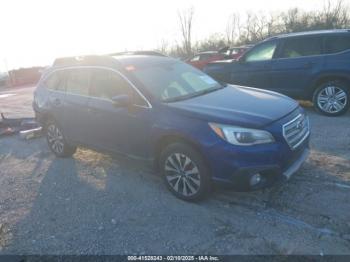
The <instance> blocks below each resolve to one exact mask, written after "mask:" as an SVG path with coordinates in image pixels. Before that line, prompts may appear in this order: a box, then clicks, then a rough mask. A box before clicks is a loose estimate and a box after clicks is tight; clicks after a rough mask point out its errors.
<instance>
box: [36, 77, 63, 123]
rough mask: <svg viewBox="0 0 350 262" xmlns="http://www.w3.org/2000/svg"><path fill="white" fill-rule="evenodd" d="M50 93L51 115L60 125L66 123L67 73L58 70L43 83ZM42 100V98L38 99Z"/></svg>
mask: <svg viewBox="0 0 350 262" xmlns="http://www.w3.org/2000/svg"><path fill="white" fill-rule="evenodd" d="M43 85H44V87H45V88H46V90H47V91H48V103H49V108H50V114H52V115H53V118H54V119H55V121H57V123H58V124H59V125H63V123H64V116H65V114H64V112H65V110H64V108H65V96H66V93H65V91H66V90H65V71H64V70H57V71H55V72H53V73H51V74H50V75H49V76H48V77H47V78H46V79H45V80H44V82H43ZM38 100H40V98H39V99H38ZM39 103H40V102H39Z"/></svg>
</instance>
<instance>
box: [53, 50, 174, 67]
mask: <svg viewBox="0 0 350 262" xmlns="http://www.w3.org/2000/svg"><path fill="white" fill-rule="evenodd" d="M170 61H176V60H175V59H174V58H170V57H167V56H162V55H158V54H155V55H138V54H135V55H134V54H119V53H117V54H111V55H88V56H78V57H63V58H57V59H56V60H55V62H54V63H53V67H69V66H106V67H115V66H123V67H124V66H128V65H134V66H143V65H150V64H158V63H163V62H170Z"/></svg>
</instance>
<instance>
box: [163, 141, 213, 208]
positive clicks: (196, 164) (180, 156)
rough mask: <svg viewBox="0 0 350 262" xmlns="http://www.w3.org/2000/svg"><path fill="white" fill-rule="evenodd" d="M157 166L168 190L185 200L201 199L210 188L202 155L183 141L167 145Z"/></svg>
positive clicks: (207, 172) (207, 171) (207, 170)
mask: <svg viewBox="0 0 350 262" xmlns="http://www.w3.org/2000/svg"><path fill="white" fill-rule="evenodd" d="M159 167H160V170H161V173H162V175H163V178H164V181H165V183H166V185H167V187H168V188H169V190H170V191H171V192H172V193H173V194H174V195H175V196H176V197H178V198H180V199H183V200H186V201H195V200H200V199H203V198H204V197H205V196H206V195H207V193H208V192H209V189H210V184H211V183H210V175H209V173H210V172H209V169H208V168H207V166H206V165H205V162H204V160H203V157H202V156H201V155H200V154H199V153H198V152H197V151H196V150H195V149H194V148H192V147H191V146H188V145H186V144H184V143H174V144H170V145H168V146H167V147H166V148H165V149H164V150H163V151H162V153H161V156H160V161H159Z"/></svg>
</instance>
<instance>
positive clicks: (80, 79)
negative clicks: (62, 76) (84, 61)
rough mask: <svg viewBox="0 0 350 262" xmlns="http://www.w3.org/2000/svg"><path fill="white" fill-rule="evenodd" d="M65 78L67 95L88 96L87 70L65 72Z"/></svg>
mask: <svg viewBox="0 0 350 262" xmlns="http://www.w3.org/2000/svg"><path fill="white" fill-rule="evenodd" d="M66 78H67V80H66V89H67V93H70V94H75V95H85V96H87V95H88V94H89V70H88V69H72V70H70V71H68V72H67V77H66Z"/></svg>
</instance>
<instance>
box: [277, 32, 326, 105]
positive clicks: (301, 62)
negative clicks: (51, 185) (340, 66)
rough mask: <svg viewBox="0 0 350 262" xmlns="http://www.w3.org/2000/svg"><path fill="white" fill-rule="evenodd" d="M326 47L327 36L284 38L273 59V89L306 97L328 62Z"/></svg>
mask: <svg viewBox="0 0 350 262" xmlns="http://www.w3.org/2000/svg"><path fill="white" fill-rule="evenodd" d="M322 46H323V37H322V36H319V35H315V36H301V37H290V38H285V39H283V41H282V44H281V48H280V51H279V52H278V54H277V55H276V59H274V60H273V62H272V69H271V88H272V89H273V90H274V91H277V92H280V93H283V94H286V95H289V96H292V97H295V98H301V97H303V95H304V94H306V92H307V88H308V86H309V85H310V83H311V82H312V79H313V75H315V74H317V73H318V72H319V71H320V70H321V69H322V67H323V65H324V55H323V47H322Z"/></svg>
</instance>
